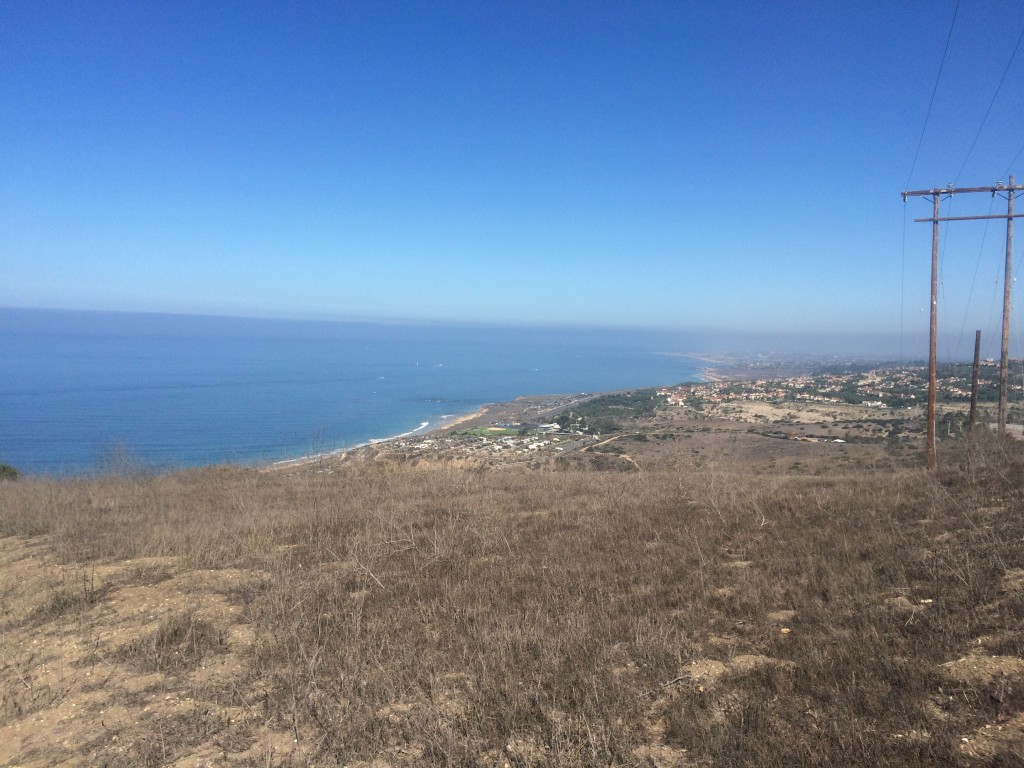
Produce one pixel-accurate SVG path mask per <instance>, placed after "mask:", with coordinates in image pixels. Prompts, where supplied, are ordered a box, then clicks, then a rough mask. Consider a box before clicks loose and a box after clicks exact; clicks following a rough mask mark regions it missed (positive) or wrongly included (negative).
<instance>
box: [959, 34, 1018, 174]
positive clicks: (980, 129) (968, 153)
mask: <svg viewBox="0 0 1024 768" xmlns="http://www.w3.org/2000/svg"><path fill="white" fill-rule="evenodd" d="M1021 40H1024V29H1021V31H1020V36H1019V37H1018V38H1017V42H1016V43H1015V44H1014V46H1013V53H1011V54H1010V60H1009V61H1008V62H1006V69H1004V70H1003V76H1002V77H1001V78H999V85H997V86H996V92H995V93H993V94H992V101H990V102H989V103H988V109H987V110H985V116H984V117H983V118H982V119H981V125H980V126H978V132H977V133H976V134H975V135H974V141H972V142H971V148H970V149H968V150H967V157H965V158H964V162H963V164H962V165H961V166H960V170H959V171H957V172H956V178H954V179H953V183H956V182H957V181H959V180H960V174H961V173H963V172H964V168H966V167H967V161H968V160H970V159H971V153H972V152H974V147H975V146H976V145H977V143H978V139H979V138H981V132H982V131H983V130H984V128H985V123H986V122H988V116H989V115H990V114H992V107H993V106H995V103H996V98H997V97H998V96H999V91H1000V90H1001V89H1002V87H1003V83H1004V82H1006V75H1007V74H1009V72H1010V67H1011V66H1012V65H1013V60H1014V58H1016V56H1017V51H1019V50H1020V43H1021ZM1017 154H1018V155H1019V154H1020V153H1019V152H1018V153H1017ZM1014 161H1016V158H1014ZM1010 167H1011V168H1012V167H1013V163H1011V164H1010Z"/></svg>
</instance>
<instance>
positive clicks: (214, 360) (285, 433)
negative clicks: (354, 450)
mask: <svg viewBox="0 0 1024 768" xmlns="http://www.w3.org/2000/svg"><path fill="white" fill-rule="evenodd" d="M0 327H2V328H4V333H3V334H0V357H2V359H3V360H4V361H5V364H4V369H3V374H2V379H0V462H5V463H8V464H11V465H13V466H15V467H17V468H18V469H19V470H20V471H23V472H28V473H87V472H92V471H96V470H99V469H102V468H104V467H105V466H107V465H108V464H109V463H110V461H111V460H112V459H113V457H115V456H118V455H119V454H127V456H129V457H131V458H132V459H133V460H136V461H139V462H140V463H142V464H144V465H147V466H151V467H154V468H171V467H182V466H195V465H202V464H209V463H218V462H238V463H247V464H248V463H258V462H267V461H272V460H275V459H282V458H290V457H296V456H301V455H305V454H309V453H313V452H317V451H324V450H331V449H335V448H339V447H345V446H352V445H356V444H358V443H362V442H366V441H368V440H371V439H375V438H384V437H389V436H393V435H397V434H401V433H405V432H409V431H412V430H415V429H417V428H419V427H420V426H421V425H422V424H423V423H424V422H429V424H430V425H435V424H438V423H439V422H440V421H441V420H442V417H444V416H449V415H455V414H461V413H468V412H471V411H473V410H476V409H477V408H479V407H480V406H481V405H483V404H485V403H489V402H496V401H502V400H509V399H512V398H515V397H518V396H521V395H530V394H554V393H569V392H599V391H607V390H613V389H621V388H626V387H643V386H654V385H664V384H673V383H677V382H682V381H688V380H689V381H692V380H695V379H697V378H698V376H699V373H700V369H701V367H702V366H703V363H700V362H699V361H697V360H694V359H692V358H684V357H679V356H677V354H664V353H679V352H684V351H686V350H687V346H686V342H687V339H686V338H685V337H683V336H682V335H681V334H669V333H663V332H662V333H659V332H644V331H637V330H628V331H610V330H596V329H565V328H560V329H554V328H514V327H502V326H482V325H422V324H420V325H395V324H393V325H385V324H373V323H330V322H308V321H284V320H253V319H239V318H224V317H198V316H185V315H154V314H132V313H105V312H74V311H53V310H21V309H2V310H0Z"/></svg>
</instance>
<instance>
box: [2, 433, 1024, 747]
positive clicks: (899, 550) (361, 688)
mask: <svg viewBox="0 0 1024 768" xmlns="http://www.w3.org/2000/svg"><path fill="white" fill-rule="evenodd" d="M949 450H950V455H949V456H947V457H945V462H944V464H945V466H948V467H950V469H948V470H946V471H945V472H944V473H943V474H942V475H941V476H940V477H939V478H932V477H928V476H926V475H925V474H923V473H921V472H920V471H918V470H907V469H900V468H897V467H892V466H889V467H884V466H883V467H881V468H875V469H870V470H864V471H861V472H859V473H857V474H843V473H842V472H840V471H839V470H833V471H826V472H825V473H824V474H823V475H821V476H816V477H809V476H786V475H765V474H759V475H755V474H753V473H752V472H750V471H748V470H746V469H745V468H744V467H742V466H723V465H718V466H714V465H710V464H708V463H706V462H705V463H687V462H681V463H673V464H671V465H663V466H660V467H654V468H645V471H643V472H639V473H622V472H594V471H581V470H565V471H559V470H557V469H542V470H529V469H526V468H524V467H496V468H491V469H487V470H482V471H472V470H465V469H456V468H452V467H451V466H445V465H443V464H442V465H434V466H428V465H420V466H418V467H415V468H411V467H406V466H398V465H387V464H373V463H366V464H355V465H347V466H344V467H341V468H340V469H339V470H337V471H335V472H323V471H314V470H310V471H307V472H303V473H297V474H293V475H285V474H271V473H261V472H257V471H252V470H243V469H228V468H210V469H205V470H200V471H193V472H184V473H179V474H174V475H167V476H148V475H145V474H131V473H122V474H121V475H119V476H112V477H106V478H100V479H94V480H69V481H56V480H43V479H22V480H19V481H18V482H13V483H4V484H2V485H0V536H5V537H18V538H16V539H15V538H10V539H6V540H0V541H6V542H7V545H8V546H7V549H6V550H4V551H5V552H6V553H7V554H6V557H7V560H6V561H5V563H4V571H3V572H4V574H5V582H4V583H3V584H2V586H0V630H2V633H3V634H2V635H0V647H2V648H4V651H3V656H2V657H0V663H2V665H3V667H2V673H0V686H2V691H3V696H4V704H3V708H2V710H0V714H2V717H0V742H6V743H8V744H15V746H12V747H10V748H9V751H8V753H4V752H3V751H2V748H0V762H3V760H4V759H7V760H10V761H11V763H12V764H18V765H48V764H53V763H57V762H60V761H61V760H70V761H71V764H74V762H75V760H79V761H80V763H79V764H82V765H94V764H108V765H122V766H128V765H165V764H177V765H196V764H203V765H205V764H211V765H252V766H256V765H353V766H354V765H366V766H369V765H375V766H383V765H449V766H456V765H457V766H472V765H495V766H505V765H509V766H541V765H544V766H597V765H616V766H673V765H679V766H682V765H796V766H799V765H808V766H810V765H821V764H827V763H832V764H836V765H1019V764H1022V762H1024V747H1022V744H1024V741H1022V737H1021V732H1022V731H1021V726H1022V723H1024V714H1022V713H1024V662H1021V657H1024V633H1022V631H1021V630H1022V622H1024V547H1022V545H1021V540H1022V536H1024V519H1022V513H1024V504H1022V489H1021V480H1022V477H1024V469H1022V468H1024V453H1022V451H1021V446H1020V445H1019V444H1012V443H1010V444H1007V443H1001V442H998V441H994V440H991V439H984V440H982V439H979V440H978V441H976V442H973V443H970V444H959V445H956V446H953V447H951V448H950V449H949ZM13 574H18V575H17V576H14V575H13ZM33 641H36V643H37V644H36V645H35V646H33ZM39 643H41V644H42V645H39ZM47 643H49V645H46V644H47ZM42 647H46V648H49V649H50V651H48V652H44V651H42V650H40V648H42ZM47 654H49V655H47ZM61 664H62V665H63V666H61ZM70 702H75V703H76V706H77V707H78V712H79V715H78V720H77V723H78V725H77V726H74V725H72V724H69V723H74V722H76V721H74V720H73V719H71V720H60V723H63V725H59V727H57V726H55V725H54V723H55V722H57V720H59V719H60V717H63V714H62V713H65V712H66V711H67V707H68V706H69V703H70ZM61 728H63V729H64V730H61ZM34 729H35V730H34ZM47 734H51V735H47ZM61 734H63V736H61ZM15 737H16V738H17V739H18V741H17V742H15V741H13V739H14V738H15ZM5 754H6V757H5Z"/></svg>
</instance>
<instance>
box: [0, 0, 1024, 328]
mask: <svg viewBox="0 0 1024 768" xmlns="http://www.w3.org/2000/svg"><path fill="white" fill-rule="evenodd" d="M955 8H956V2H955V0H939V1H937V2H923V1H922V2H892V1H891V0H885V1H879V2H858V3H853V2H848V1H845V0H844V1H843V2H817V1H814V2H812V1H810V0H808V1H807V2H788V1H785V0H783V1H782V2H770V3H769V2H729V3H717V2H620V3H600V2H579V3H574V2H561V3H547V2H544V3H541V2H507V3H495V2H422V3H421V2H405V1H403V2H366V3H360V2H346V3H338V2H324V3H314V2H309V3H290V2H289V3H262V2H261V3H235V2H215V3H210V2H205V1H204V2H180V1H178V0H176V1H175V2H161V3H158V2H123V3H110V2H74V3H71V2H68V3H64V2H60V3H40V2H35V1H34V0H32V1H30V2H23V1H22V0H5V2H3V3H2V4H0V89H2V90H0V99H2V102H0V152H2V172H0V305H7V306H40V307H68V308H95V309H121V310H142V311H170V312H188V313H213V314H232V315H252V316H271V317H326V318H339V319H357V318H358V319H412V320H416V319H424V320H458V321H489V322H503V323H504V322H511V323H519V322H529V323H572V324H596V325H613V326H618V325H622V326H656V327H668V328H684V329H685V328H689V327H713V328H726V329H734V330H737V329H738V330H744V329H758V330H765V329H769V330H780V331H793V330H800V329H807V328H811V329H814V330H824V331H837V332H839V331H845V332H859V331H862V330H863V331H866V332H889V333H893V332H896V331H898V330H899V328H900V326H901V322H902V323H903V324H904V325H907V326H911V327H913V328H914V329H915V330H916V329H917V326H918V325H920V323H921V322H922V318H923V310H924V308H925V307H926V306H927V300H928V299H927V291H928V256H929V240H928V238H929V235H930V233H929V231H928V225H926V224H914V223H913V221H912V219H913V217H915V216H917V217H920V216H925V215H928V213H929V209H928V206H927V204H926V203H924V202H922V201H911V202H910V203H909V204H908V206H907V208H906V211H905V209H904V205H903V203H902V202H901V200H900V197H899V193H900V191H901V190H902V189H904V188H905V187H906V186H908V185H909V187H910V188H911V189H915V188H928V187H933V186H937V185H939V186H941V185H944V184H946V183H947V182H955V183H957V184H959V185H961V186H974V185H989V184H992V183H994V182H995V181H996V180H997V179H1004V180H1005V174H1006V172H1007V170H1011V165H1012V170H1013V171H1015V172H1016V174H1017V176H1018V181H1020V180H1021V179H1024V157H1022V156H1021V155H1020V154H1019V151H1020V149H1021V147H1022V145H1024V122H1022V119H1021V118H1022V117H1024V50H1019V51H1018V52H1017V55H1016V58H1015V59H1013V63H1012V66H1011V67H1010V69H1009V71H1008V72H1007V74H1006V79H1005V82H1003V85H1002V88H1001V90H1000V91H999V93H998V96H997V97H996V98H995V101H994V102H993V97H994V96H996V88H997V86H998V85H999V82H1000V78H1001V77H1002V76H1003V73H1004V72H1006V67H1007V63H1008V62H1009V61H1010V60H1011V54H1013V52H1014V46H1015V45H1016V44H1017V42H1018V40H1019V37H1020V35H1021V32H1022V31H1024V3H1021V2H1019V0H991V1H989V0H985V1H981V0H964V1H963V2H962V4H961V7H960V8H959V10H958V15H957V20H956V23H955V25H953V32H952V37H951V39H950V42H949V51H948V55H947V58H946V61H945V66H944V68H943V70H942V75H941V78H939V81H938V88H937V91H936V93H935V100H934V105H933V107H932V111H931V116H930V119H929V122H928V125H927V130H926V131H925V132H924V136H923V141H922V144H921V150H920V155H919V157H918V159H917V161H916V164H914V157H915V151H916V149H917V146H918V140H919V138H921V135H922V127H923V126H924V124H925V116H926V113H927V111H928V105H929V99H930V97H931V95H932V89H933V86H934V85H935V82H936V77H937V75H938V73H939V65H940V62H941V61H942V55H943V49H944V47H945V45H946V39H947V34H948V33H949V30H950V24H951V21H952V19H953V15H954V9H955ZM1022 47H1024V46H1022ZM990 103H991V104H992V109H991V112H990V113H989V115H988V118H987V121H986V122H985V123H984V128H983V130H982V131H981V133H980V136H979V138H978V141H977V144H976V145H975V147H974V149H973V151H972V152H971V153H970V156H969V157H968V150H969V149H970V147H971V144H972V142H973V140H974V138H975V136H976V135H978V131H979V128H981V126H982V121H983V119H984V118H985V115H986V111H987V110H988V107H989V105H990ZM965 160H966V164H965ZM912 166H913V171H912V172H911V168H912ZM961 167H962V168H963V170H962V171H961ZM908 177H909V178H908ZM975 197H977V198H979V199H978V200H977V201H974V202H970V201H968V200H967V196H964V197H963V198H958V199H955V200H954V202H953V206H954V208H955V210H954V211H953V213H954V214H961V215H962V214H965V213H987V212H988V209H989V205H990V203H991V200H990V199H988V198H987V197H986V196H983V195H977V196H975ZM981 198H984V199H981ZM1003 205H1005V204H1003ZM979 208H980V210H976V209H979ZM998 208H999V203H997V206H996V209H997V211H998ZM968 209H970V210H968ZM1021 209H1024V197H1022V199H1021V202H1020V203H1019V204H1018V210H1021ZM944 210H945V208H944ZM1003 210H1004V211H1005V208H1004V209H1003ZM954 226H955V225H954ZM1018 229H1019V230H1020V231H1021V234H1020V236H1019V237H1018V243H1022V242H1024V225H1020V226H1019V227H1018ZM1004 233H1005V226H1004V225H1003V224H1002V223H1001V222H1000V223H995V224H993V225H991V226H990V227H989V228H988V230H987V232H986V234H985V245H984V247H982V246H981V237H982V227H981V226H980V225H974V224H969V225H963V226H961V227H959V228H957V230H956V231H954V230H953V227H951V228H950V232H949V235H948V240H947V241H946V242H945V244H944V290H946V291H947V292H948V294H949V296H950V298H949V299H948V301H946V303H945V304H944V305H943V310H944V312H945V313H946V315H948V318H947V316H946V315H944V322H945V323H946V327H947V328H953V327H955V328H956V329H957V330H959V327H960V326H961V323H962V322H963V323H966V324H967V326H970V330H971V337H972V338H973V326H974V325H975V324H980V323H981V322H983V321H985V322H988V319H990V315H991V310H992V292H993V280H994V277H995V275H996V269H997V265H998V264H1001V258H1002V255H1001V254H1002V248H1003V238H1004ZM904 238H905V239H904ZM904 243H905V244H904ZM1016 250H1017V252H1018V258H1019V259H1020V260H1021V261H1024V258H1021V257H1020V255H1019V252H1020V248H1019V247H1018V248H1017V249H1016ZM975 274H977V277H976V278H974V277H973V276H974V275H975ZM972 281H973V283H974V285H975V288H974V289H973V291H968V288H967V286H966V283H968V282H972ZM1022 308H1024V307H1022ZM979 327H980V325H979ZM986 327H988V326H986Z"/></svg>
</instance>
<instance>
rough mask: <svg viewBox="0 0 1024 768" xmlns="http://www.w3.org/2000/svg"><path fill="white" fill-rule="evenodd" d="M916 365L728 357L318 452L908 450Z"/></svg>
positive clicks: (1015, 373)
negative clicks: (628, 385)
mask: <svg viewBox="0 0 1024 768" xmlns="http://www.w3.org/2000/svg"><path fill="white" fill-rule="evenodd" d="M1021 370H1022V361H1019V360H1016V361H1013V362H1012V366H1011V375H1010V377H1009V378H1010V385H1011V386H1010V392H1011V396H1010V405H1009V411H1008V431H1009V432H1010V433H1011V434H1013V435H1017V436H1020V435H1021V429H1022V427H1021V423H1022V422H1024V401H1022V397H1021V377H1022V374H1021ZM927 374H928V371H927V367H925V366H922V365H914V366H871V365H867V364H858V363H846V364H828V365H825V364H818V365H808V364H805V365H804V368H803V370H800V369H796V368H795V367H794V366H793V365H792V364H789V363H778V364H766V363H764V362H763V361H761V362H757V363H745V364H737V363H733V364H731V365H729V366H720V367H715V368H708V369H707V370H705V372H704V376H703V378H704V381H701V382H696V383H684V384H677V385H673V386H667V387H660V388H653V389H642V390H635V391H632V392H624V393H608V394H602V395H594V394H587V393H582V394H576V395H555V396H550V397H528V398H520V399H519V400H515V401H512V402H510V403H502V404H497V405H493V406H488V407H486V408H484V409H481V410H480V411H478V412H476V413H474V414H471V415H469V416H467V417H462V418H461V419H456V420H453V421H452V422H451V423H449V424H447V425H445V426H444V427H442V428H441V429H437V430H434V431H432V432H429V433H426V434H422V435H415V436H405V437H401V438H396V439H393V440H388V441H382V442H379V443H374V444H372V445H367V446H361V447H359V448H356V449H353V450H351V451H347V452H344V453H342V454H341V455H340V456H336V457H333V459H332V461H328V462H320V464H321V465H322V466H327V467H329V466H330V465H332V463H334V462H339V461H340V462H344V461H351V460H356V459H372V460H386V461H400V462H412V463H416V462H421V461H430V460H439V459H440V460H445V461H454V462H457V463H460V464H466V465H470V466H472V465H494V464H505V463H513V464H517V463H522V464H527V465H529V466H534V467H539V466H542V465H547V464H554V465H555V466H565V467H569V466H573V467H577V466H585V467H593V468H601V469H604V468H615V467H618V468H621V469H625V470H637V469H641V468H642V467H643V466H644V465H645V464H649V463H652V462H654V463H657V462H660V461H666V460H678V459H680V458H683V457H685V458H689V459H700V458H702V457H712V456H718V457H725V456H735V457H739V458H742V459H744V460H746V461H749V462H753V463H755V464H758V463H761V464H762V465H764V466H765V467H766V468H778V467H785V468H787V469H792V468H794V467H797V468H799V467H801V466H809V467H813V466H815V465H817V464H820V462H829V461H840V462H853V463H854V464H856V463H857V462H868V461H873V460H876V459H877V458H878V457H879V456H885V457H887V459H888V460H892V459H893V458H894V457H903V458H905V459H907V460H911V461H913V460H916V456H917V455H919V454H920V453H921V451H920V448H921V445H922V441H923V436H924V432H925V405H926V402H927V391H928V380H927ZM997 393H998V366H997V365H996V364H995V363H992V362H986V363H984V364H983V365H982V366H981V372H980V376H979V387H978V401H979V408H978V414H979V415H978V423H979V424H980V425H982V426H985V425H987V424H990V423H992V422H994V419H995V407H996V400H997ZM970 398H971V370H970V366H964V365H945V366H941V367H940V369H939V376H938V389H937V400H938V403H939V410H938V424H939V437H940V439H946V438H950V437H953V436H955V435H959V434H961V433H962V432H963V431H964V430H965V429H966V428H967V418H968V410H969V405H970Z"/></svg>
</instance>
